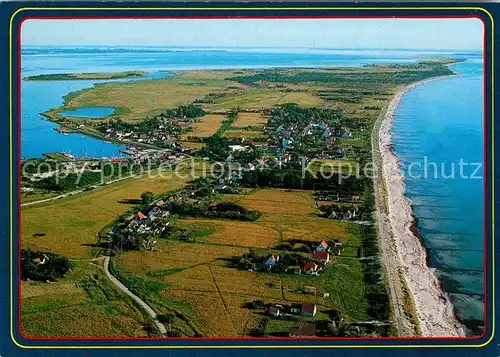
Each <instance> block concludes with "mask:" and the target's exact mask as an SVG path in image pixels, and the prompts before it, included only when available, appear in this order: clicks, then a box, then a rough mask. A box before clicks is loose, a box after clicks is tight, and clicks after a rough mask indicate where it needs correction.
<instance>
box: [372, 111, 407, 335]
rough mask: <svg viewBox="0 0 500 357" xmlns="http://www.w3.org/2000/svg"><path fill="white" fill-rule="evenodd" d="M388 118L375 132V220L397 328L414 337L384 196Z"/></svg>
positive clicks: (373, 151)
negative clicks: (383, 140) (383, 131)
mask: <svg viewBox="0 0 500 357" xmlns="http://www.w3.org/2000/svg"><path fill="white" fill-rule="evenodd" d="M384 115H385V110H383V111H382V112H381V114H380V117H379V118H378V119H377V121H376V123H375V125H374V127H373V132H372V138H371V140H372V155H373V163H374V165H375V167H376V168H377V173H376V174H375V175H374V178H373V193H374V195H375V207H376V210H375V218H376V221H377V226H378V235H379V246H380V258H381V262H382V266H383V268H384V270H385V275H386V278H387V282H388V285H389V294H390V300H391V303H392V308H393V312H394V320H395V327H396V329H397V330H398V335H399V336H408V335H412V333H411V332H409V331H408V328H407V327H406V326H408V325H409V321H408V318H407V317H406V315H405V313H404V308H403V306H404V294H403V291H402V289H401V282H400V280H399V271H398V267H399V265H400V264H399V262H398V253H397V251H396V247H395V244H394V241H393V237H392V231H391V225H390V222H389V218H388V216H387V209H386V201H387V200H386V197H385V192H384V187H385V185H384V181H383V176H382V157H381V156H380V150H379V138H378V131H379V129H380V124H381V122H382V119H383V117H384Z"/></svg>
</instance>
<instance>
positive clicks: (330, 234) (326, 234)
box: [115, 189, 367, 337]
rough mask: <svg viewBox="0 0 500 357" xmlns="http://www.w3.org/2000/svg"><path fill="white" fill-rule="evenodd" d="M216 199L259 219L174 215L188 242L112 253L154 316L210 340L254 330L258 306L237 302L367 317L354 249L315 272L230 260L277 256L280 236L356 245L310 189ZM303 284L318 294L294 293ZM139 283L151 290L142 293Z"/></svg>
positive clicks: (346, 228)
mask: <svg viewBox="0 0 500 357" xmlns="http://www.w3.org/2000/svg"><path fill="white" fill-rule="evenodd" d="M224 199H231V200H234V201H237V202H239V203H240V204H243V205H244V206H246V207H248V208H250V209H257V210H260V211H261V212H263V216H262V217H261V218H260V219H259V220H258V221H256V222H240V221H229V220H217V219H180V220H179V221H178V222H177V224H178V226H179V227H181V228H183V229H187V230H188V231H189V232H190V235H191V237H192V240H191V241H189V242H182V241H179V240H161V241H160V245H159V249H158V251H155V252H137V251H134V252H124V253H122V254H121V255H120V256H119V257H117V258H116V261H115V269H116V270H118V271H119V272H120V274H122V276H125V277H128V279H130V281H132V282H133V281H146V282H147V283H141V287H142V288H141V290H139V289H138V290H137V291H138V293H139V294H143V297H144V298H147V299H149V301H150V302H151V303H152V305H153V306H154V308H155V310H156V311H157V312H158V313H168V314H175V316H177V319H178V320H179V322H180V321H181V320H182V321H186V320H189V321H190V324H191V327H190V329H186V328H183V331H184V333H187V335H188V336H194V335H196V333H198V334H202V335H204V336H218V337H221V336H224V337H234V336H242V335H248V334H249V333H250V332H251V331H253V330H255V329H257V328H258V326H259V324H260V322H261V320H262V318H263V317H264V311H254V310H251V309H248V308H247V307H246V306H245V304H246V303H248V302H250V301H253V300H263V301H265V302H266V303H279V304H291V303H301V302H310V303H315V304H317V305H318V309H319V310H320V311H322V312H323V313H325V314H326V313H328V312H329V311H331V310H336V311H339V312H340V313H342V314H345V315H348V316H349V317H350V318H352V319H354V320H363V319H365V318H366V317H367V314H366V306H367V301H366V297H365V294H364V283H363V276H362V266H361V263H360V262H359V261H358V260H357V258H356V256H355V253H353V252H355V249H354V251H353V250H352V249H351V250H349V249H347V251H348V252H350V253H349V254H346V255H345V256H340V257H333V258H332V263H331V264H330V265H329V266H328V268H327V269H326V271H325V273H324V274H323V275H320V276H318V277H310V276H304V275H295V274H274V273H261V272H253V271H247V270H241V269H238V268H235V267H234V266H232V264H231V261H232V260H233V259H238V258H239V257H241V256H242V255H243V254H245V253H248V252H254V253H258V254H263V255H266V254H271V253H278V254H283V253H284V252H283V251H281V250H279V248H278V246H279V244H280V243H281V242H282V240H283V239H292V238H293V239H297V238H300V239H301V240H310V241H312V242H317V241H321V240H322V239H332V238H336V239H339V241H342V242H344V244H350V245H352V247H353V248H355V247H356V246H358V245H359V244H360V242H359V240H358V238H357V236H356V235H354V234H352V232H351V229H350V227H349V224H348V223H345V222H339V221H333V220H326V219H323V218H319V217H316V216H315V211H316V209H315V204H314V200H313V197H312V192H311V191H303V190H294V191H285V190H279V189H258V190H251V191H249V192H248V193H247V194H242V195H225V196H224ZM158 284H161V288H158ZM308 285H312V286H316V287H317V289H318V294H316V295H304V294H298V293H296V292H295V291H296V290H297V289H303V288H304V286H308ZM127 286H128V285H127ZM145 286H152V287H154V288H151V289H146V292H145V291H144V287H145ZM324 293H328V296H326V297H324V296H323V294H324ZM353 296H355V297H356V298H353ZM181 316H182V317H181ZM325 316H326V315H325ZM183 324H185V322H183ZM276 328H278V327H276ZM189 331H190V332H189ZM195 331H196V333H195ZM271 331H272V329H271ZM281 332H283V330H282V331H281Z"/></svg>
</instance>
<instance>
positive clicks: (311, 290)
mask: <svg viewBox="0 0 500 357" xmlns="http://www.w3.org/2000/svg"><path fill="white" fill-rule="evenodd" d="M303 290H304V293H306V294H316V287H314V286H304V289H303Z"/></svg>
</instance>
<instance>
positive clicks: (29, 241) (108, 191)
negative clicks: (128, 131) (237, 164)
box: [21, 173, 189, 258]
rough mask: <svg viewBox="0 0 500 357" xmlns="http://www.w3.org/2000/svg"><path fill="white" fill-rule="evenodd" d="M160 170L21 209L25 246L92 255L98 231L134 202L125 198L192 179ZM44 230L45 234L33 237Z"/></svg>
mask: <svg viewBox="0 0 500 357" xmlns="http://www.w3.org/2000/svg"><path fill="white" fill-rule="evenodd" d="M165 176H168V177H165V178H162V177H160V176H159V175H158V174H156V175H154V176H152V177H144V178H139V179H130V180H125V181H122V182H118V183H115V184H111V185H109V186H104V187H101V188H97V189H95V190H93V191H89V192H88V193H81V194H78V195H75V196H72V197H71V196H70V197H67V198H64V199H60V200H57V201H54V202H52V203H48V204H41V205H34V206H27V207H23V208H22V209H21V242H22V246H23V247H24V248H32V249H35V250H49V251H52V252H54V253H58V254H62V255H64V256H67V257H69V258H83V257H88V256H89V255H90V251H91V248H90V247H89V246H88V245H89V244H94V243H95V242H96V241H97V233H98V232H99V231H100V230H101V229H102V228H103V227H105V226H106V225H107V224H109V223H110V222H112V221H113V220H115V219H116V218H117V217H118V216H120V215H121V214H123V213H124V212H125V211H127V210H128V209H129V208H131V207H132V206H133V205H132V204H130V203H123V201H124V200H128V199H138V198H139V197H140V195H141V193H142V192H144V191H151V192H153V193H162V192H167V191H169V190H173V189H176V188H180V187H182V186H184V185H185V184H186V182H187V181H189V178H186V179H185V180H182V179H179V178H176V177H171V175H170V174H168V175H167V174H166V173H165ZM35 233H45V234H46V235H45V236H43V237H33V235H34V234H35Z"/></svg>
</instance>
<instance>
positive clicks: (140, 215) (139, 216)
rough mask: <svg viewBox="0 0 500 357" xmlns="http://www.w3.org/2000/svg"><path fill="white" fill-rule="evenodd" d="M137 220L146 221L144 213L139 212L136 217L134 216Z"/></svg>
mask: <svg viewBox="0 0 500 357" xmlns="http://www.w3.org/2000/svg"><path fill="white" fill-rule="evenodd" d="M134 217H135V219H145V218H146V215H145V214H144V213H142V212H137V213H136V214H135V215H134Z"/></svg>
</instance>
